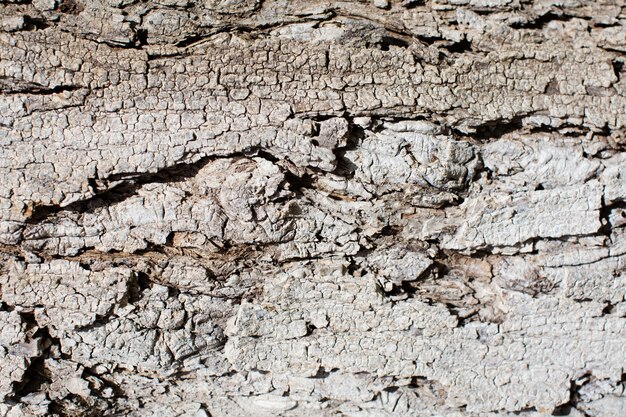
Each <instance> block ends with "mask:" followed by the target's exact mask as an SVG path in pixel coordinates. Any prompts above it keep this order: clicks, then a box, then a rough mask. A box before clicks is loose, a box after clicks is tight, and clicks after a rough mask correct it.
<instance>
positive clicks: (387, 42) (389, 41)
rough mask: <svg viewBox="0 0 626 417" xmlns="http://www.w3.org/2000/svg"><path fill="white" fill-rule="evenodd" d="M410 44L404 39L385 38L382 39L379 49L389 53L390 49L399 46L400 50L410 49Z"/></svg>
mask: <svg viewBox="0 0 626 417" xmlns="http://www.w3.org/2000/svg"><path fill="white" fill-rule="evenodd" d="M409 45H410V43H409V42H408V41H406V40H404V39H401V38H398V37H393V36H383V37H382V38H381V39H380V43H379V44H378V47H379V48H380V49H381V50H383V51H388V50H389V47H391V46H397V47H399V48H408V47H409Z"/></svg>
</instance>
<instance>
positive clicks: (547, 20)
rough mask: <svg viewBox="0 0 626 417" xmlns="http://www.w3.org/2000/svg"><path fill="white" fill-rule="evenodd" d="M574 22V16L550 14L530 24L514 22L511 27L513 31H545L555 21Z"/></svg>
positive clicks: (539, 17)
mask: <svg viewBox="0 0 626 417" xmlns="http://www.w3.org/2000/svg"><path fill="white" fill-rule="evenodd" d="M570 20H572V16H568V15H565V14H557V13H555V12H552V11H550V12H548V13H546V14H544V15H542V16H538V17H537V18H535V19H533V20H531V21H528V22H514V23H512V24H511V25H510V26H511V27H512V28H513V29H543V28H544V27H545V26H546V25H547V24H548V23H550V22H553V21H559V22H568V21H570Z"/></svg>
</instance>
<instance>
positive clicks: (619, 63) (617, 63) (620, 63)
mask: <svg viewBox="0 0 626 417" xmlns="http://www.w3.org/2000/svg"><path fill="white" fill-rule="evenodd" d="M612 65H613V72H614V73H615V76H616V77H617V82H620V80H621V76H622V71H624V60H622V59H614V60H613V61H612Z"/></svg>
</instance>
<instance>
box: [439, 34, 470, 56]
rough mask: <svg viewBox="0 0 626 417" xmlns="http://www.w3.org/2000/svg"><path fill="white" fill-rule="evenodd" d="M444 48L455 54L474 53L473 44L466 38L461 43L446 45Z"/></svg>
mask: <svg viewBox="0 0 626 417" xmlns="http://www.w3.org/2000/svg"><path fill="white" fill-rule="evenodd" d="M443 48H444V49H446V50H448V51H449V52H453V53H455V54H462V53H465V52H472V51H473V48H472V42H470V41H469V40H468V39H467V38H466V37H465V38H463V40H461V41H459V42H454V43H452V44H450V45H445V46H443Z"/></svg>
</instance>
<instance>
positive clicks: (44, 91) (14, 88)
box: [0, 76, 83, 95]
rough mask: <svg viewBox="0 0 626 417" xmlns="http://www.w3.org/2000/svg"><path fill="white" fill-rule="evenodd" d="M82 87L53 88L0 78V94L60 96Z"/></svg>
mask: <svg viewBox="0 0 626 417" xmlns="http://www.w3.org/2000/svg"><path fill="white" fill-rule="evenodd" d="M81 88H83V87H80V86H77V85H58V86H55V87H46V86H43V85H41V84H38V83H35V82H27V81H22V80H18V79H14V78H11V77H1V76H0V93H2V94H32V95H49V94H60V93H63V92H66V91H76V90H80V89H81Z"/></svg>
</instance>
